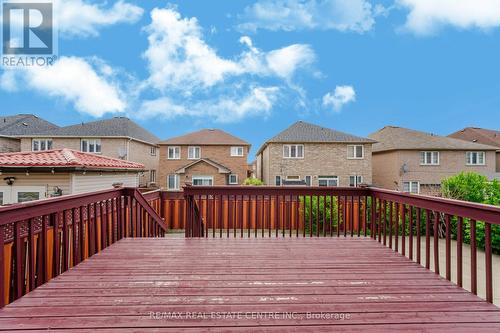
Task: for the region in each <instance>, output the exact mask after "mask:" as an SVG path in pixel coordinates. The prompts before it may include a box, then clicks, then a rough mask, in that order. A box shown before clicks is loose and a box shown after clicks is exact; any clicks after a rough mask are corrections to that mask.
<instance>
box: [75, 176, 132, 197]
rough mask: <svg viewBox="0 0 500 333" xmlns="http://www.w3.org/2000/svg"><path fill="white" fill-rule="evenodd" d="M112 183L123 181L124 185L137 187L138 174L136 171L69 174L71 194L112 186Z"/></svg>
mask: <svg viewBox="0 0 500 333" xmlns="http://www.w3.org/2000/svg"><path fill="white" fill-rule="evenodd" d="M114 183H123V186H124V187H137V186H138V185H139V175H138V173H137V172H130V173H125V172H112V173H102V174H101V173H97V172H87V173H86V174H85V175H84V174H82V173H74V174H72V175H71V188H72V194H79V193H87V192H94V191H100V190H106V189H111V188H113V184H114Z"/></svg>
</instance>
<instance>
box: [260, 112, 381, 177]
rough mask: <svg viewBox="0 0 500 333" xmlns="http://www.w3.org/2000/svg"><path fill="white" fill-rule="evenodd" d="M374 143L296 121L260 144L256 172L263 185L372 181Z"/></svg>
mask: <svg viewBox="0 0 500 333" xmlns="http://www.w3.org/2000/svg"><path fill="white" fill-rule="evenodd" d="M373 143H374V141H373V140H371V139H367V138H362V137H358V136H354V135H351V134H347V133H342V132H339V131H335V130H332V129H329V128H325V127H321V126H317V125H313V124H309V123H306V122H302V121H299V122H296V123H295V124H293V125H291V126H290V127H288V128H287V129H285V130H284V131H282V132H281V133H279V134H278V135H276V136H275V137H273V138H271V139H269V140H267V141H266V142H265V143H264V144H263V145H262V147H261V148H260V149H259V151H258V152H257V158H256V176H257V178H259V179H261V180H262V181H263V182H264V183H265V184H266V185H309V186H357V185H359V184H361V183H364V184H371V182H372V165H371V163H372V144H373Z"/></svg>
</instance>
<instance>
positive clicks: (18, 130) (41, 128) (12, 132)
mask: <svg viewBox="0 0 500 333" xmlns="http://www.w3.org/2000/svg"><path fill="white" fill-rule="evenodd" d="M57 128H59V126H57V125H55V124H52V123H51V122H48V121H46V120H44V119H42V118H39V117H37V116H35V115H33V114H17V115H14V116H5V117H0V136H13V137H16V136H22V135H32V134H39V133H43V132H46V131H50V130H55V129H57Z"/></svg>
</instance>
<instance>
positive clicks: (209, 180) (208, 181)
mask: <svg viewBox="0 0 500 333" xmlns="http://www.w3.org/2000/svg"><path fill="white" fill-rule="evenodd" d="M213 184H214V178H213V177H212V176H193V186H212V185H213Z"/></svg>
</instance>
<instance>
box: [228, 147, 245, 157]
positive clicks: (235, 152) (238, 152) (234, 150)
mask: <svg viewBox="0 0 500 333" xmlns="http://www.w3.org/2000/svg"><path fill="white" fill-rule="evenodd" d="M231 156H243V147H231Z"/></svg>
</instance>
